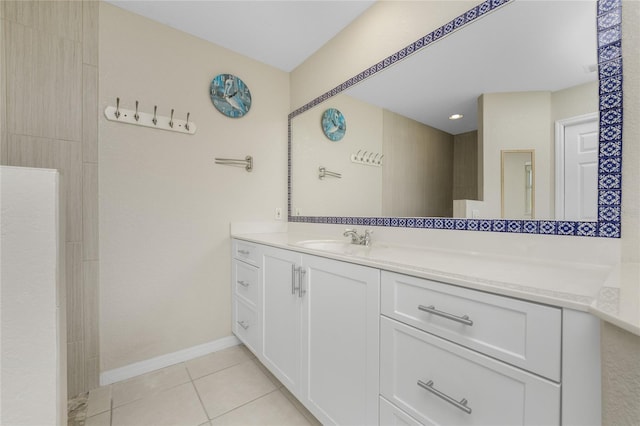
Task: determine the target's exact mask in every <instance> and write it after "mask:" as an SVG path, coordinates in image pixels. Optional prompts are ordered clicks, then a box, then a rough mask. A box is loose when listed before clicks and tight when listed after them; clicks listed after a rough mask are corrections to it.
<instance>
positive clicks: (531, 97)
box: [480, 92, 553, 219]
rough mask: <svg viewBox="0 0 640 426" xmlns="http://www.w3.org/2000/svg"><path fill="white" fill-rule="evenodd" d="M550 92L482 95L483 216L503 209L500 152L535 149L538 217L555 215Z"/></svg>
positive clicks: (544, 217) (481, 214)
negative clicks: (551, 185)
mask: <svg viewBox="0 0 640 426" xmlns="http://www.w3.org/2000/svg"><path fill="white" fill-rule="evenodd" d="M550 99H551V93H550V92H515V93H485V94H484V95H482V102H483V107H482V117H481V118H480V119H481V120H482V121H483V124H482V128H483V151H482V153H481V154H480V155H482V157H483V164H484V204H483V206H482V209H481V210H480V217H488V218H495V217H502V216H501V212H500V205H501V203H500V158H501V154H500V152H501V151H502V150H519V149H525V150H531V149H533V150H535V161H536V165H535V167H536V170H535V180H536V182H535V188H536V194H535V198H536V206H535V212H534V215H535V216H534V217H535V218H536V219H550V218H553V211H552V210H551V206H550V205H549V199H550V197H549V191H550V184H549V175H550V173H549V169H550V168H552V167H551V164H552V163H551V161H550V158H551V143H550V141H549V137H550V136H549V117H550V116H551V102H550Z"/></svg>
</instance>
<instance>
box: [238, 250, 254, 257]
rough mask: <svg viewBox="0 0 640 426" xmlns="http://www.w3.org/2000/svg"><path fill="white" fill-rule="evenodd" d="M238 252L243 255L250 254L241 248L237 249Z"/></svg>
mask: <svg viewBox="0 0 640 426" xmlns="http://www.w3.org/2000/svg"><path fill="white" fill-rule="evenodd" d="M238 253H240V254H244V255H245V256H248V255H250V254H251V252H250V251H249V250H242V249H238Z"/></svg>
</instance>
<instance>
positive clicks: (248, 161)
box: [215, 155, 253, 172]
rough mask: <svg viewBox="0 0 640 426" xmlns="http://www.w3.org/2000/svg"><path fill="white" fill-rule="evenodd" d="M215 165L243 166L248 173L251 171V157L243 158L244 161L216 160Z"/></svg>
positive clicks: (232, 159) (231, 159) (233, 159)
mask: <svg viewBox="0 0 640 426" xmlns="http://www.w3.org/2000/svg"><path fill="white" fill-rule="evenodd" d="M215 161H216V164H225V165H228V166H245V167H244V168H245V170H246V171H248V172H250V171H251V170H253V157H252V156H250V155H247V156H246V157H244V160H240V159H235V158H216V159H215Z"/></svg>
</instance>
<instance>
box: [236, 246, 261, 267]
mask: <svg viewBox="0 0 640 426" xmlns="http://www.w3.org/2000/svg"><path fill="white" fill-rule="evenodd" d="M231 247H232V254H231V255H232V256H233V258H234V259H239V260H242V261H243V262H247V263H250V264H251V265H254V266H258V267H259V266H260V263H261V250H260V246H259V244H254V243H250V242H248V241H241V240H232V244H231Z"/></svg>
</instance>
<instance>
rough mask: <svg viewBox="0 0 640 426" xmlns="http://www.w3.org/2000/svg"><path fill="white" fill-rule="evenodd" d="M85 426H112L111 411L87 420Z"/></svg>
mask: <svg viewBox="0 0 640 426" xmlns="http://www.w3.org/2000/svg"><path fill="white" fill-rule="evenodd" d="M84 426H111V411H105V412H104V413H100V414H98V415H96V416H92V417H89V418H87V420H86V421H85V423H84Z"/></svg>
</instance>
